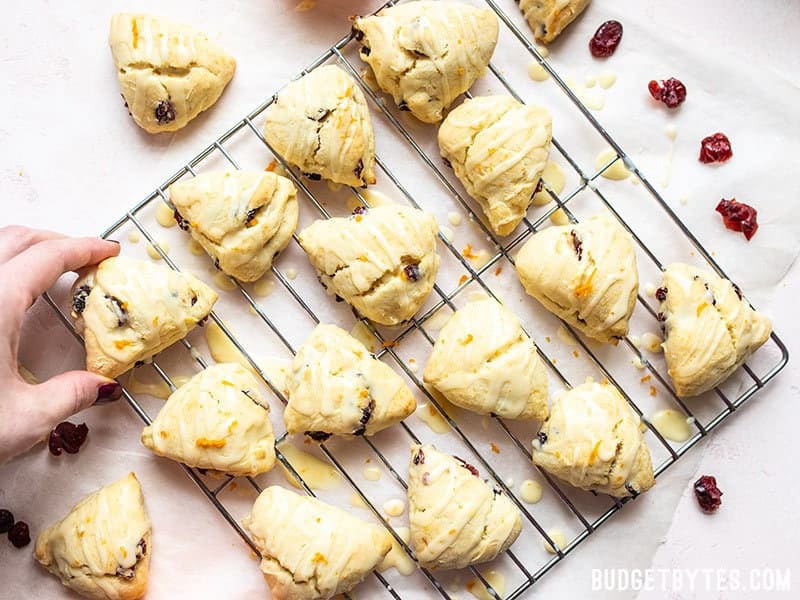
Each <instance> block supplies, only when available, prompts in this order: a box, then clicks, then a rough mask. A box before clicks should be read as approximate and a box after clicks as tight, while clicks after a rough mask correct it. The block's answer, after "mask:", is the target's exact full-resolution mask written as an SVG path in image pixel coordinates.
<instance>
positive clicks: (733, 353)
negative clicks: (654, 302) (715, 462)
mask: <svg viewBox="0 0 800 600" xmlns="http://www.w3.org/2000/svg"><path fill="white" fill-rule="evenodd" d="M661 286H662V287H661V288H659V290H658V291H657V297H658V298H659V300H661V317H662V318H663V319H664V326H665V333H666V335H665V341H664V358H665V359H666V361H667V371H668V373H669V376H670V378H671V379H672V383H673V385H674V386H675V393H676V394H677V395H678V396H681V397H686V396H697V395H699V394H702V393H703V392H706V391H708V390H710V389H712V388H714V387H716V386H718V385H719V384H720V383H722V382H723V381H724V380H725V379H727V378H728V377H729V376H730V375H731V374H732V373H733V372H734V371H735V370H736V369H738V368H739V367H740V366H741V365H742V363H744V361H745V360H747V357H749V356H750V355H751V354H752V353H753V352H755V351H756V350H757V349H758V348H760V347H761V345H762V344H763V343H764V342H766V341H767V339H768V338H769V336H770V333H771V332H772V324H771V323H770V321H769V319H768V318H767V317H765V316H764V315H762V314H761V313H759V312H756V311H755V310H753V309H752V308H751V307H750V305H749V304H748V303H747V301H746V300H745V299H744V298H742V293H741V291H740V290H739V288H738V287H736V286H735V285H734V284H733V283H731V282H730V281H728V280H727V279H722V278H721V277H718V276H717V275H714V274H713V273H710V272H708V271H703V270H701V269H698V268H696V267H692V266H690V265H686V264H683V263H674V264H671V265H669V266H668V267H667V269H666V271H664V275H663V279H662V283H661Z"/></svg>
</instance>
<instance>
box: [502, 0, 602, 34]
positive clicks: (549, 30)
mask: <svg viewBox="0 0 800 600" xmlns="http://www.w3.org/2000/svg"><path fill="white" fill-rule="evenodd" d="M589 1H590V0H519V2H518V4H519V9H520V10H521V11H522V14H523V16H524V17H525V20H526V21H527V22H528V25H529V26H530V28H531V31H533V37H534V38H536V41H537V42H540V43H543V44H549V43H550V42H552V41H553V40H554V39H556V38H557V37H558V36H559V34H560V33H561V32H562V31H564V29H565V28H566V27H567V25H569V24H570V23H572V21H574V20H575V18H576V17H577V16H578V15H579V14H581V13H582V12H583V9H584V8H586V7H587V6H588V5H589Z"/></svg>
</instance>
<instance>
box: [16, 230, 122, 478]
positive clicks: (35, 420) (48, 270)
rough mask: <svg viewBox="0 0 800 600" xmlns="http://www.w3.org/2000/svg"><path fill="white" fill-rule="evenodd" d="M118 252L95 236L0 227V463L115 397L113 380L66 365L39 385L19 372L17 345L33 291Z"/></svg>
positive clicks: (117, 391) (116, 389) (117, 390)
mask: <svg viewBox="0 0 800 600" xmlns="http://www.w3.org/2000/svg"><path fill="white" fill-rule="evenodd" d="M118 253H119V246H118V245H117V244H114V243H112V242H107V241H104V240H99V239H93V238H68V237H64V236H62V235H60V234H58V233H54V232H52V231H43V230H37V229H28V228H27V227H20V226H10V227H4V228H2V229H0V282H2V284H3V289H4V291H5V294H4V304H3V311H2V313H0V339H3V340H4V341H5V343H4V344H3V347H2V349H0V386H2V388H3V392H4V393H3V394H2V396H0V413H1V414H2V415H3V419H0V464H2V463H3V462H5V461H6V460H8V459H9V458H11V457H12V456H15V455H16V454H19V453H21V452H24V451H25V450H27V449H28V448H30V447H31V446H33V445H34V444H35V443H36V442H38V441H39V440H41V439H42V438H43V437H44V436H45V435H47V433H48V432H49V431H50V430H51V429H52V428H53V427H54V426H55V425H56V424H57V423H58V422H59V421H62V420H64V419H65V418H67V417H68V416H70V415H72V414H74V413H76V412H78V411H80V410H83V409H84V408H86V407H88V406H90V405H91V404H92V403H93V402H96V401H98V400H110V399H116V398H119V396H120V394H121V388H120V386H119V384H117V382H116V381H114V380H112V379H108V378H106V377H102V376H100V375H95V374H93V373H88V372H86V371H70V372H68V373H62V374H61V375H57V376H55V377H53V378H51V379H49V380H47V381H45V382H44V383H40V384H39V385H31V384H29V383H27V382H26V381H25V380H24V379H23V378H22V376H21V375H20V374H19V371H18V365H17V351H18V350H19V336H20V331H21V329H22V322H23V320H24V318H25V312H26V311H27V310H28V308H30V306H31V305H32V304H33V302H34V300H36V297H37V296H39V295H40V294H42V293H43V292H45V291H46V290H47V289H48V288H49V287H50V286H51V285H53V283H55V281H56V280H57V279H58V278H59V277H60V276H61V275H62V274H63V273H66V272H67V271H75V270H77V269H81V268H83V267H86V266H89V265H94V264H97V263H98V262H100V261H101V260H104V259H106V258H108V257H110V256H115V255H117V254H118Z"/></svg>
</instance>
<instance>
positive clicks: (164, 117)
mask: <svg viewBox="0 0 800 600" xmlns="http://www.w3.org/2000/svg"><path fill="white" fill-rule="evenodd" d="M155 115H156V121H158V124H159V125H166V124H167V123H171V122H172V121H174V120H175V107H174V106H172V102H170V101H169V100H162V101H161V102H159V103H158V106H156V110H155Z"/></svg>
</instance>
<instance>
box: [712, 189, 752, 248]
mask: <svg viewBox="0 0 800 600" xmlns="http://www.w3.org/2000/svg"><path fill="white" fill-rule="evenodd" d="M716 211H717V212H718V213H719V214H721V215H722V222H723V223H725V227H727V228H728V229H730V230H731V231H741V232H742V233H743V234H744V237H746V238H747V239H748V240H749V239H750V238H752V237H753V236H754V235H755V234H756V231H758V211H757V210H756V209H755V208H753V207H752V206H750V205H748V204H745V203H744V202H737V201H736V198H731V199H730V200H725V199H724V198H723V199H722V200H720V201H719V204H717V208H716Z"/></svg>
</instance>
